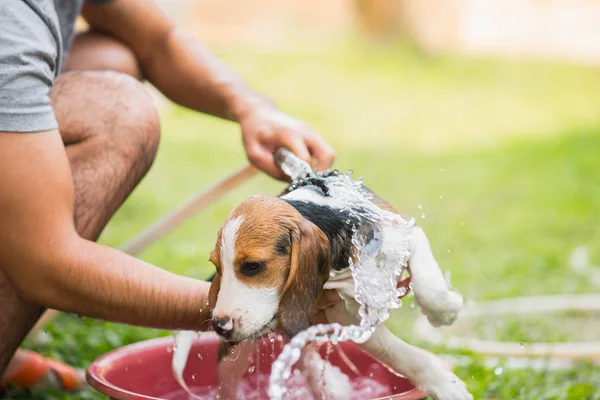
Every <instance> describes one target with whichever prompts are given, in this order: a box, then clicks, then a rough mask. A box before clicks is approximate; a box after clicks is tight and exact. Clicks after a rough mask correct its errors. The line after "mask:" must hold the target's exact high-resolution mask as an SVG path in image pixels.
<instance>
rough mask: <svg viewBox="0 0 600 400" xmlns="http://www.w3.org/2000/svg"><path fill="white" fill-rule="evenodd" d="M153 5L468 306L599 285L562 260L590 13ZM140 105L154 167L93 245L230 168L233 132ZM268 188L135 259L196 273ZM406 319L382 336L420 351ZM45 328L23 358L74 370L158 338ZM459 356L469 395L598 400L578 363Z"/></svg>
mask: <svg viewBox="0 0 600 400" xmlns="http://www.w3.org/2000/svg"><path fill="white" fill-rule="evenodd" d="M159 4H160V5H161V7H163V9H164V10H165V11H166V12H167V13H168V14H169V15H170V16H171V17H172V18H174V19H175V20H176V21H177V22H178V23H179V24H180V26H181V27H182V28H183V29H185V30H186V31H188V32H189V33H191V34H192V35H194V36H195V37H196V38H198V39H199V40H201V41H202V42H203V43H205V44H206V45H208V46H209V47H210V48H211V49H212V50H213V51H214V52H216V53H217V54H218V55H219V56H221V57H222V59H224V60H225V61H226V62H227V63H228V65H230V66H231V67H232V68H233V69H234V70H236V71H237V72H238V73H239V74H241V75H242V76H243V77H244V78H245V79H246V80H247V81H248V82H249V83H250V85H251V86H252V87H253V88H255V89H256V90H258V91H260V92H262V93H265V94H267V95H269V96H270V97H272V98H273V99H274V100H275V102H276V103H277V104H278V105H279V107H280V108H281V109H282V110H284V111H286V112H288V113H289V114H291V115H293V116H295V117H297V118H299V119H302V120H305V121H306V122H308V123H309V124H311V125H312V126H313V127H314V128H315V129H316V130H317V131H318V132H319V133H320V134H321V135H322V136H323V137H324V138H325V139H326V140H327V141H328V142H330V143H331V144H332V145H333V146H334V148H335V149H336V152H337V161H336V164H335V167H336V168H338V169H340V170H343V171H346V170H348V169H350V168H352V169H353V170H354V173H355V176H356V177H359V176H362V177H364V180H365V184H366V185H367V186H369V187H370V188H371V189H373V190H374V191H376V192H377V193H378V194H380V195H381V196H383V197H384V198H386V199H387V200H388V201H390V202H391V203H392V204H394V205H395V206H397V207H398V208H399V209H400V210H402V211H403V212H405V213H407V214H411V215H413V216H414V217H415V218H416V219H417V222H418V223H419V224H420V225H422V226H423V227H424V229H425V230H426V232H427V233H428V235H429V238H430V241H431V244H432V248H433V250H434V253H435V255H436V258H437V259H438V261H439V264H440V267H441V268H442V270H443V271H445V272H446V274H447V276H448V278H449V279H450V280H451V284H452V286H453V287H454V288H456V289H457V290H459V291H460V292H461V293H462V294H463V296H464V297H465V299H466V300H467V301H469V302H475V303H477V302H480V301H486V300H490V299H499V298H507V297H514V296H531V295H542V294H544V295H547V294H564V293H597V292H598V291H599V288H598V287H597V286H594V284H593V283H592V282H590V281H589V279H587V278H586V276H585V275H578V274H576V273H575V272H573V270H572V269H571V268H570V267H569V263H568V260H569V256H570V253H571V251H572V250H573V249H574V248H575V247H576V246H588V247H589V250H590V258H591V260H592V262H593V261H594V260H595V261H597V262H599V263H600V70H599V68H598V66H599V65H600V1H598V0H503V1H499V0H327V1H306V0H245V1H234V0H171V1H169V0H161V1H160V2H159ZM156 101H157V104H158V105H159V107H160V110H161V113H162V126H163V136H162V143H161V146H160V149H159V155H158V159H157V161H156V163H155V164H154V166H153V168H152V170H151V171H150V173H149V175H148V176H147V177H146V179H145V180H144V181H143V182H142V184H141V185H140V186H139V188H138V189H137V190H136V191H135V192H134V194H133V195H132V196H131V198H130V199H129V200H128V201H127V203H126V204H125V205H124V206H123V207H122V209H121V210H120V211H119V212H118V214H117V215H116V216H115V218H114V219H113V221H112V222H111V223H110V225H109V226H108V228H107V229H106V231H105V232H104V234H103V236H102V238H101V241H102V242H103V243H105V244H109V245H111V246H119V245H121V244H123V243H124V242H126V241H127V239H129V238H131V237H132V236H134V235H135V234H136V233H138V232H140V231H141V230H142V229H143V228H144V227H146V226H147V225H148V224H150V223H151V222H153V221H154V220H155V219H157V218H159V217H160V216H161V215H163V214H164V213H166V212H168V211H169V210H171V209H173V208H174V207H176V206H178V205H179V204H181V203H183V202H185V201H186V200H188V199H189V198H191V197H192V196H193V195H194V194H196V193H198V192H200V191H202V190H205V189H206V188H208V187H209V186H210V185H211V184H212V183H214V182H215V181H217V180H218V179H220V178H222V177H224V176H225V175H227V174H229V173H231V172H233V171H234V170H235V169H237V168H238V167H240V166H242V165H244V163H246V159H245V156H244V152H243V148H242V145H241V140H240V132H239V127H238V126H237V125H235V124H233V123H230V122H224V121H220V120H217V119H215V118H212V117H208V116H204V115H200V114H198V113H194V112H191V111H189V110H185V109H183V108H180V107H177V106H173V105H172V104H170V103H169V102H168V101H166V100H165V99H164V98H162V97H160V96H159V95H157V96H156ZM282 187H283V186H282V184H281V183H277V182H274V181H272V180H270V179H269V178H267V177H266V176H259V177H255V178H253V179H252V180H250V181H248V182H247V183H246V184H244V185H243V186H241V187H239V188H238V189H236V190H234V191H232V192H230V193H229V194H228V195H227V196H225V198H223V199H222V200H221V201H219V202H218V203H217V204H215V205H213V206H211V207H210V208H209V209H207V210H205V211H203V212H202V213H201V214H199V215H198V216H197V217H195V218H193V219H191V220H189V221H188V222H186V223H185V224H183V225H182V226H181V227H179V228H178V229H177V230H176V231H174V232H172V233H171V234H170V235H168V236H167V237H165V238H164V239H163V240H161V241H160V242H157V243H156V244H155V245H153V246H152V247H150V248H149V249H148V250H147V251H145V252H143V253H142V254H141V255H140V256H141V258H142V259H144V260H146V261H148V262H151V263H153V264H156V265H158V266H160V267H162V268H165V269H169V270H171V271H174V272H177V273H180V274H184V275H187V276H191V277H195V278H199V279H205V278H208V277H209V276H210V275H211V274H212V270H213V269H212V267H211V265H210V264H209V263H208V255H209V252H210V251H211V249H212V247H213V245H214V241H215V239H216V233H217V231H218V229H219V227H220V225H221V223H222V222H223V221H224V219H225V217H226V216H227V214H228V213H229V211H230V210H231V209H232V208H233V207H235V206H236V205H237V204H238V203H239V202H241V201H242V200H243V199H245V198H246V197H248V196H249V195H252V194H256V193H266V194H273V195H275V194H277V193H279V191H280V190H281V189H282ZM412 306H413V300H412V298H409V299H407V300H406V301H405V306H404V307H403V308H404V309H403V310H400V311H399V312H397V313H396V314H395V315H394V316H393V317H392V319H391V321H390V322H389V325H390V327H392V329H393V330H394V331H395V333H396V334H398V335H399V336H401V337H403V338H406V339H407V340H409V341H411V342H413V343H416V344H420V345H422V346H423V347H428V348H431V346H430V345H428V344H427V343H424V342H423V341H422V340H421V339H422V338H419V337H416V336H415V335H414V334H413V332H412V324H413V322H414V321H415V319H416V318H417V317H418V315H419V313H418V311H417V310H415V309H413V308H412ZM594 321H597V316H596V318H590V317H589V315H588V316H585V315H580V314H578V313H570V314H561V315H541V316H535V317H528V318H525V319H523V318H516V317H514V316H508V315H507V316H506V317H494V318H493V319H488V320H485V319H484V320H482V321H477V322H476V323H473V324H471V325H469V326H468V327H467V328H465V329H463V330H462V332H461V334H463V335H470V336H472V337H479V338H487V339H496V340H508V341H512V342H521V343H523V345H524V346H527V345H528V344H529V343H532V342H535V341H552V342H557V341H578V340H589V341H592V340H600V333H598V332H600V331H599V330H598V329H597V328H598V327H597V323H596V324H595V325H594ZM47 332H48V333H47V335H46V336H45V338H46V343H43V344H41V345H39V344H33V343H32V342H31V341H30V342H28V346H29V347H34V348H36V349H38V350H41V351H42V352H43V353H44V354H51V355H53V356H56V357H59V358H62V359H65V360H67V361H69V362H71V363H74V364H76V365H79V366H87V365H88V363H89V362H90V361H91V360H93V359H94V358H96V357H97V356H98V355H99V354H102V353H103V352H106V351H108V350H110V349H112V348H115V347H118V346H121V345H124V344H127V343H130V342H133V341H138V340H142V339H145V338H149V337H153V336H157V335H164V334H168V332H157V331H153V330H142V329H138V328H131V327H126V326H118V325H114V324H107V323H100V322H96V321H90V320H85V319H84V320H79V319H76V318H74V317H71V316H66V315H63V316H61V317H59V319H58V320H57V321H55V322H53V323H52V324H51V325H50V326H49V327H48V329H47ZM582 332H583V333H585V332H587V333H586V334H583V333H582ZM590 332H596V333H597V334H596V335H595V336H594V334H593V333H592V334H590ZM442 350H443V349H440V351H442ZM473 360H474V361H473V363H472V364H471V365H469V366H464V367H460V368H459V369H458V375H459V376H461V378H463V379H464V380H465V381H466V382H467V385H468V386H469V388H470V390H471V391H472V392H473V394H474V395H475V398H477V399H532V400H533V399H535V400H538V399H600V369H599V368H598V367H595V366H593V365H591V364H581V365H578V366H577V367H576V368H574V369H568V370H561V371H549V370H547V369H544V368H542V369H541V370H540V369H537V370H523V369H510V368H507V367H506V366H505V365H504V364H502V362H503V361H502V360H500V361H499V364H498V365H495V366H490V365H488V364H486V363H485V361H486V360H485V359H483V358H481V357H479V356H477V355H474V356H473ZM39 396H41V397H39V398H51V397H49V396H50V395H48V394H39ZM56 396H57V397H56V398H59V395H56ZM84 397H86V398H100V397H98V396H97V395H96V394H94V393H92V392H89V393H85V394H84ZM62 398H71V397H66V396H64V395H63V397H62ZM72 398H75V397H72ZM77 398H81V396H78V397H77Z"/></svg>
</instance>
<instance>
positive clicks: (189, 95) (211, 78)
mask: <svg viewBox="0 0 600 400" xmlns="http://www.w3.org/2000/svg"><path fill="white" fill-rule="evenodd" d="M82 15H83V16H84V18H85V20H86V21H87V22H88V23H89V24H90V26H91V27H92V28H94V29H97V30H100V31H104V32H107V33H109V34H112V35H113V36H115V37H117V38H119V39H121V40H122V41H124V42H125V43H127V44H128V45H129V46H130V47H131V48H132V49H133V50H134V52H135V53H136V55H137V57H138V59H139V62H140V64H141V67H142V70H143V72H144V74H145V76H146V77H147V78H148V80H149V81H150V82H152V84H154V85H155V86H156V87H157V88H158V89H159V90H160V91H161V92H162V93H164V94H165V95H166V96H167V97H169V98H170V99H171V100H173V101H174V102H176V103H178V104H180V105H183V106H186V107H189V108H191V109H194V110H196V111H200V112H204V113H208V114H211V115H214V116H217V117H221V118H225V119H229V120H233V121H237V122H239V123H240V124H241V126H242V138H243V141H244V146H245V148H246V152H247V154H248V158H249V159H250V161H251V162H253V163H254V164H255V165H256V166H257V167H259V168H261V169H263V170H264V171H265V172H267V173H269V174H270V175H271V176H274V177H276V178H280V179H283V178H284V176H283V174H282V172H281V170H280V169H279V168H278V167H277V166H276V165H275V163H274V161H273V154H272V152H273V151H274V150H275V149H276V148H277V147H280V146H286V147H288V148H290V149H291V150H292V151H293V152H294V153H295V154H296V155H298V156H299V157H301V158H303V159H305V160H307V161H312V160H313V159H316V160H317V162H318V166H317V167H318V169H326V168H329V167H330V166H331V164H332V162H333V159H334V157H335V156H334V152H333V150H332V149H331V147H329V145H327V144H326V143H325V141H323V139H321V138H320V137H319V135H317V134H316V133H315V132H314V131H313V130H312V129H311V128H310V127H308V125H306V124H304V123H302V122H300V121H297V120H295V119H293V118H290V117H289V116H287V115H285V114H283V113H282V112H281V111H279V110H277V108H276V107H275V106H274V105H273V103H272V102H271V101H270V100H269V99H267V98H266V97H264V96H262V95H259V94H258V93H256V92H254V91H253V90H251V89H250V88H249V87H248V86H247V85H246V84H245V83H244V82H243V80H242V79H241V78H240V77H238V76H237V75H236V74H235V73H234V72H233V71H231V70H230V69H229V68H228V67H227V66H226V65H225V64H224V63H222V62H221V61H220V60H219V59H218V58H217V57H216V56H214V55H213V54H212V53H211V52H210V51H208V50H207V49H206V48H205V47H203V46H202V45H201V44H199V43H197V42H195V41H193V40H191V39H190V38H188V37H187V36H186V35H185V34H184V33H183V32H181V31H180V30H178V29H177V28H175V26H174V25H173V24H172V23H171V22H170V21H169V20H168V19H167V18H166V17H165V15H164V14H163V13H162V12H161V10H160V9H159V8H158V7H157V6H156V5H155V4H154V3H153V2H148V1H146V0H116V1H114V2H110V3H108V4H105V5H94V4H92V3H89V4H86V6H85V7H84V9H83V12H82Z"/></svg>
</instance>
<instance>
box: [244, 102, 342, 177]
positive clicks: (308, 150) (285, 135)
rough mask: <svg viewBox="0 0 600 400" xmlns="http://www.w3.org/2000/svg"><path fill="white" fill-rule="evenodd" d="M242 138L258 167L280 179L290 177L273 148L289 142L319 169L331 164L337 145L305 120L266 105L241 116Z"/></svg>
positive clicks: (294, 151)
mask: <svg viewBox="0 0 600 400" xmlns="http://www.w3.org/2000/svg"><path fill="white" fill-rule="evenodd" d="M239 122H240V125H241V127H242V139H243V142H244V148H245V149H246V154H247V155H248V160H249V161H250V162H251V163H252V164H253V165H254V166H256V167H257V168H259V169H261V170H263V171H264V172H266V173H267V174H269V175H270V176H272V177H273V178H276V179H280V180H289V178H288V177H287V176H286V175H285V174H284V173H283V171H281V169H280V168H279V167H278V166H277V165H276V164H275V160H274V158H273V152H274V151H275V150H277V149H278V148H279V147H281V146H285V147H287V148H288V149H290V151H291V152H292V153H294V154H295V155H297V156H298V157H300V158H301V159H303V160H305V161H307V162H308V163H309V164H310V165H311V166H312V167H314V166H315V164H316V168H317V170H319V171H322V170H326V169H328V168H330V167H331V165H332V164H333V160H334V159H335V153H334V151H333V149H332V148H331V147H330V146H329V145H328V144H327V143H326V142H325V141H324V140H323V139H322V138H321V137H320V136H319V135H318V134H317V133H316V132H315V131H313V130H312V128H311V127H310V126H308V125H307V124H305V123H304V122H301V121H298V120H296V119H294V118H291V117H289V116H288V115H286V114H284V113H282V112H281V111H279V110H277V109H276V108H268V109H264V110H261V111H258V112H255V113H252V114H249V115H248V116H247V117H242V118H240V121H239Z"/></svg>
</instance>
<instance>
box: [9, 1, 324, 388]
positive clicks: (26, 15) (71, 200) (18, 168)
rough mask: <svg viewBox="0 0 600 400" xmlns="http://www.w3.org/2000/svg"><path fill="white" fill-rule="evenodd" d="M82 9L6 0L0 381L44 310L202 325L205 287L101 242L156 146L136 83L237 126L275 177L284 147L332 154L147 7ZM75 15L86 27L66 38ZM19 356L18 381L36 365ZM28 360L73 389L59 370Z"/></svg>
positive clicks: (146, 101) (153, 125) (90, 4)
mask: <svg viewBox="0 0 600 400" xmlns="http://www.w3.org/2000/svg"><path fill="white" fill-rule="evenodd" d="M82 3H84V0H1V1H0V171H2V173H1V174H0V376H3V374H4V372H5V370H6V369H7V365H8V364H9V361H10V360H11V358H12V356H13V354H14V353H15V351H16V349H17V347H18V346H19V344H20V343H21V341H22V339H23V338H24V336H25V335H26V334H27V333H28V331H29V330H30V329H31V327H32V326H33V324H34V323H35V322H36V320H37V319H38V318H39V316H40V314H41V313H42V312H43V310H44V309H45V308H46V307H49V308H54V309H58V310H62V311H66V312H72V313H77V314H79V315H84V316H89V317H94V318H101V319H105V320H110V321H115V322H122V323H128V324H134V325H140V326H146V327H155V328H164V329H195V330H202V329H204V328H205V326H204V323H205V322H204V321H205V319H206V318H205V316H204V317H203V316H201V315H200V312H199V309H200V307H199V305H201V304H204V303H205V301H206V298H207V291H208V287H209V284H208V283H206V282H201V281H196V280H193V279H189V278H186V277H182V276H178V275H174V274H172V273H169V272H167V271H165V270H163V269H160V268H157V267H154V266H152V265H149V264H147V263H145V262H142V261H140V260H138V259H136V258H133V257H130V256H128V255H126V254H124V253H121V252H119V251H117V250H114V249H111V248H108V247H105V246H102V245H99V244H97V243H95V240H96V239H97V238H98V236H99V235H100V233H101V231H102V229H103V228H104V226H105V225H106V224H107V222H108V220H109V219H110V218H111V216H112V215H113V214H114V212H115V211H116V210H117V208H118V207H119V206H120V205H121V204H122V203H123V201H124V200H125V199H126V198H127V196H128V195H129V194H130V193H131V191H132V190H133V189H134V188H135V186H136V185H137V184H138V183H139V182H140V180H141V179H142V178H143V177H144V175H145V174H146V172H147V171H148V169H149V168H150V166H151V164H152V162H153V160H154V156H155V153H156V150H157V145H158V140H159V133H160V128H159V121H158V116H157V113H156V111H155V109H154V107H153V106H152V102H151V99H150V98H149V96H148V94H147V93H146V91H145V89H144V87H143V86H142V83H140V81H142V80H145V79H147V80H148V81H150V82H151V83H152V84H153V85H154V86H155V87H157V88H158V89H159V90H160V91H161V92H162V93H164V94H165V95H166V96H167V97H169V98H170V99H171V100H173V101H174V102H176V103H178V104H181V105H183V106H186V107H188V108H191V109H194V110H196V111H199V112H203V113H207V114H211V115H214V116H218V117H221V118H225V119H229V120H232V121H235V122H237V123H239V124H240V125H241V131H242V133H241V135H242V141H243V144H244V148H245V150H246V153H247V156H248V159H249V160H250V161H251V162H252V163H253V164H254V165H255V166H257V167H258V168H260V169H262V170H263V171H265V172H266V173H268V174H269V175H271V176H272V177H274V178H278V179H284V175H283V173H282V171H280V170H279V169H278V167H277V166H276V165H275V164H274V162H273V158H272V151H273V150H274V149H276V148H277V147H279V146H282V145H283V146H287V147H289V148H290V149H291V150H292V151H293V152H294V153H296V154H297V155H298V156H300V157H301V158H303V159H305V160H307V161H316V163H317V164H318V169H326V168H328V167H329V166H330V165H331V164H332V162H333V159H334V153H333V151H332V149H331V148H330V147H329V146H328V145H327V144H326V143H325V142H324V141H323V140H322V139H321V138H320V137H319V136H318V135H317V134H316V133H314V132H313V131H312V130H311V129H310V128H309V127H308V126H307V125H305V124H304V123H301V122H299V121H297V120H295V119H292V118H290V117H288V116H287V115H285V114H283V113H282V112H281V111H279V110H278V109H277V108H276V107H275V106H274V105H273V104H272V103H271V102H270V101H269V100H268V99H267V98H265V97H263V96H261V95H259V94H257V93H255V92H253V91H252V90H251V89H250V88H248V87H247V86H246V85H245V84H244V82H243V81H242V80H241V79H240V78H239V77H237V76H236V75H235V74H234V73H232V72H231V71H230V70H229V69H228V68H227V67H226V66H225V65H223V64H222V63H221V62H220V61H219V60H218V59H217V58H215V57H214V56H213V55H212V54H211V53H210V52H208V51H207V50H206V49H205V48H203V47H202V46H201V45H200V44H198V43H195V42H194V41H192V40H190V39H189V38H188V37H186V35H185V34H184V33H182V32H181V31H179V30H177V29H176V28H175V27H174V26H173V24H172V23H171V22H170V21H169V20H168V19H166V18H165V16H164V15H163V14H162V13H161V12H160V10H159V9H158V8H157V7H156V6H155V5H154V4H152V2H149V1H148V0H87V1H86V2H85V3H84V4H82ZM80 13H81V15H82V16H83V18H84V19H85V20H86V22H87V23H88V25H89V26H90V31H89V32H86V33H83V34H79V35H77V36H76V37H75V39H72V36H73V32H74V29H73V26H74V22H75V19H76V18H77V16H78V15H79V14H80ZM198 139H199V140H201V137H199V138H198ZM18 354H20V356H18V357H15V360H13V363H12V366H11V368H9V370H10V369H12V373H13V375H14V374H15V370H17V369H18V367H20V366H22V365H23V364H26V363H27V361H28V360H30V359H31V358H30V357H29V355H28V353H26V352H21V353H18ZM28 357H29V358H28ZM36 360H37V361H36V362H39V363H42V364H44V363H46V364H48V365H47V367H48V368H49V369H51V370H53V371H54V372H55V373H56V374H58V375H61V374H62V375H64V376H61V379H62V383H63V384H64V385H65V386H68V385H67V381H68V379H67V378H68V377H67V375H68V374H69V371H68V368H67V367H66V366H64V365H59V364H56V363H54V364H52V363H51V361H49V360H45V359H41V358H38V359H36ZM65 369H66V370H67V371H66V372H65ZM10 372H11V371H8V372H7V373H6V375H4V377H5V381H6V380H10V379H9V378H7V376H8V375H9V373H10ZM17 381H18V379H17Z"/></svg>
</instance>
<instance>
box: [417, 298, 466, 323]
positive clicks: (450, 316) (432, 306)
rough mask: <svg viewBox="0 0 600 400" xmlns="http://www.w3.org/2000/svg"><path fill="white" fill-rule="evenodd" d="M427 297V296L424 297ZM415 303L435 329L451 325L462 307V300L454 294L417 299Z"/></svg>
mask: <svg viewBox="0 0 600 400" xmlns="http://www.w3.org/2000/svg"><path fill="white" fill-rule="evenodd" d="M425 296H427V295H425ZM417 303H418V304H419V307H420V308H421V311H422V312H423V314H425V316H427V319H428V320H429V323H430V324H431V325H433V326H435V327H439V326H442V325H452V324H453V323H454V321H456V319H457V318H458V314H459V313H460V310H461V309H462V306H463V298H462V296H461V295H460V294H458V293H456V292H445V293H444V294H441V295H437V296H430V297H425V298H423V297H422V296H421V298H417Z"/></svg>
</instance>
